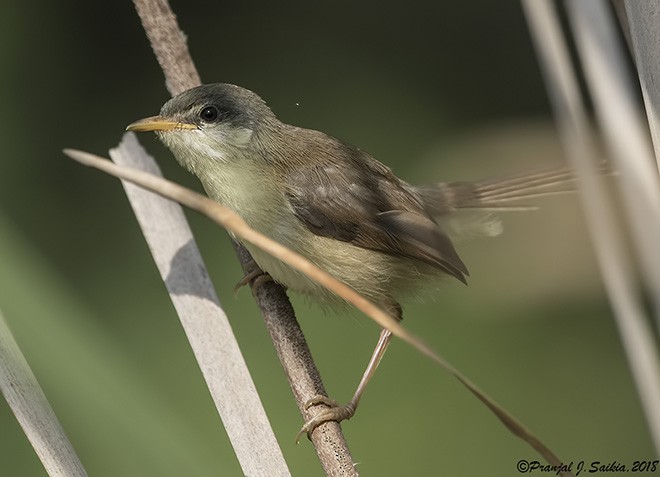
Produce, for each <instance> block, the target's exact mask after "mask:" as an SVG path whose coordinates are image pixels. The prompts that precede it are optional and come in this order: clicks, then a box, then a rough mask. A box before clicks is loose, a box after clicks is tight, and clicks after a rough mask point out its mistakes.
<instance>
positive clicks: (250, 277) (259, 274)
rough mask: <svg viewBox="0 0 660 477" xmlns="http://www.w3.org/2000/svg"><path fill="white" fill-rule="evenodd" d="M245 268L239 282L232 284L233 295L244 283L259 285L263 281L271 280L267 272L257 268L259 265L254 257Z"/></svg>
mask: <svg viewBox="0 0 660 477" xmlns="http://www.w3.org/2000/svg"><path fill="white" fill-rule="evenodd" d="M246 269H247V270H246V273H245V276H243V278H241V279H240V280H239V282H238V283H237V284H236V285H234V295H236V293H238V290H240V289H241V288H243V287H244V286H246V285H249V284H250V283H252V286H253V287H259V286H261V285H262V284H263V283H265V282H268V281H272V280H273V279H272V278H271V276H270V275H269V274H268V273H266V272H264V271H263V270H262V269H261V268H259V265H257V262H255V261H254V259H252V260H250V262H249V263H248V264H247V266H246Z"/></svg>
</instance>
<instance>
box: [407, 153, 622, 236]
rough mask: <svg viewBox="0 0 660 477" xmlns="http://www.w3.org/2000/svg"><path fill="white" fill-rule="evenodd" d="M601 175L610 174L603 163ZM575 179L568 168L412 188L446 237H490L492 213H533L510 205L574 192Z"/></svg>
mask: <svg viewBox="0 0 660 477" xmlns="http://www.w3.org/2000/svg"><path fill="white" fill-rule="evenodd" d="M599 172H600V173H601V174H604V175H609V174H612V171H611V169H609V167H608V166H607V164H605V163H602V164H601V166H600V171H599ZM576 181H577V177H576V175H575V174H574V172H573V171H572V170H571V169H570V168H568V167H561V168H557V169H551V170H547V171H539V172H532V173H528V174H519V175H515V176H509V177H504V178H500V179H490V180H485V181H479V182H441V183H437V184H431V185H425V186H419V187H415V188H414V189H415V192H416V193H417V195H418V197H420V198H421V200H422V203H423V204H424V207H425V208H426V210H427V211H428V213H429V214H430V215H431V216H433V217H434V218H435V219H436V220H437V221H438V223H439V224H440V225H441V226H442V227H443V228H444V229H445V230H446V231H447V233H449V234H450V235H452V236H454V237H457V236H465V235H468V236H471V235H487V236H493V235H497V234H499V233H500V232H501V230H502V228H501V223H500V221H499V219H498V218H497V217H496V216H494V215H493V214H492V213H493V212H513V211H526V210H535V209H537V208H538V207H536V206H534V205H523V204H519V203H518V204H512V202H519V201H521V200H528V199H537V198H540V197H545V196H551V195H556V194H565V193H570V192H575V191H576V190H577V183H576Z"/></svg>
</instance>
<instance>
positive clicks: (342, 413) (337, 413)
mask: <svg viewBox="0 0 660 477" xmlns="http://www.w3.org/2000/svg"><path fill="white" fill-rule="evenodd" d="M318 404H323V405H325V406H327V408H326V409H324V410H322V411H321V412H319V413H318V414H316V415H315V416H314V417H312V418H311V419H310V420H308V421H307V422H306V423H305V425H304V426H303V427H302V428H301V429H300V431H299V432H298V434H296V444H297V443H298V441H300V437H301V436H302V435H303V434H307V436H308V437H309V435H310V434H311V433H312V431H313V430H314V429H316V428H317V427H318V426H320V425H321V424H323V423H324V422H328V421H336V422H341V421H343V420H345V419H350V418H351V417H353V416H354V415H355V408H356V406H355V404H353V402H352V401H351V402H349V403H348V404H346V405H343V406H342V405H339V404H338V403H337V401H335V400H334V399H330V398H329V397H327V396H321V395H319V396H314V397H313V398H311V399H309V400H308V401H307V402H306V403H305V409H309V408H310V407H312V406H316V405H318Z"/></svg>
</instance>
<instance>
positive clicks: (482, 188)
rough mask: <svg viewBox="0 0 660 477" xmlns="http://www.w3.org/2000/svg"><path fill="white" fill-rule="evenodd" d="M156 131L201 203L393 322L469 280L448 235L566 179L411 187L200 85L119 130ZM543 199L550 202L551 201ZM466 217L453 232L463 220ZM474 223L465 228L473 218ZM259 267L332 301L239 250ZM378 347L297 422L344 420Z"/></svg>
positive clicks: (384, 336)
mask: <svg viewBox="0 0 660 477" xmlns="http://www.w3.org/2000/svg"><path fill="white" fill-rule="evenodd" d="M127 129H128V130H131V131H155V132H156V134H157V135H158V137H159V138H160V140H161V141H162V142H163V143H165V145H166V146H167V147H168V148H169V149H170V150H171V151H172V152H173V153H174V156H175V157H176V159H177V160H178V162H179V163H180V164H181V165H182V166H184V167H185V168H186V169H188V170H189V171H190V172H192V173H193V174H194V175H196V176H197V177H198V178H199V180H200V181H201V183H202V185H203V187H204V189H205V190H206V193H207V194H208V196H209V197H210V198H212V199H214V200H216V201H217V202H219V203H220V204H223V205H225V206H227V207H229V208H230V209H232V210H234V211H235V212H236V213H238V214H239V215H240V216H241V217H242V218H243V219H244V220H245V221H246V222H247V223H248V225H250V226H251V227H252V228H254V229H255V230H257V231H259V232H261V233H263V234H265V235H267V236H269V237H271V238H273V239H275V240H277V241H279V242H280V243H282V244H284V245H286V246H287V247H289V248H291V249H292V250H294V251H296V252H298V253H299V254H301V255H303V256H304V257H306V258H307V259H309V260H310V261H311V262H313V263H315V264H316V265H317V266H319V267H321V268H323V269H325V270H326V271H328V272H329V273H330V274H332V275H333V276H334V277H335V278H337V279H339V280H340V281H342V282H344V283H345V284H347V285H349V286H351V287H352V288H353V289H355V290H356V291H357V292H359V293H360V294H362V295H364V296H365V297H367V298H369V299H370V300H372V301H373V302H375V303H377V304H380V305H381V306H382V307H383V308H384V309H385V310H389V312H390V313H391V314H392V315H393V316H394V317H395V318H397V319H401V316H402V315H401V306H400V302H401V300H403V299H404V298H405V297H406V296H408V295H410V294H411V293H414V292H415V291H416V290H418V289H419V288H420V287H423V286H424V285H426V284H427V283H429V282H432V281H434V280H436V279H437V278H439V277H442V276H445V277H446V276H450V277H453V278H455V279H457V280H459V281H461V282H463V283H466V277H467V276H468V269H467V267H466V266H465V264H464V263H463V261H462V260H461V258H460V257H459V255H458V253H457V252H456V249H455V248H454V245H453V244H452V241H451V239H450V238H449V235H448V233H447V232H448V231H456V232H458V233H460V232H461V230H463V229H465V228H471V229H475V230H477V231H478V232H481V233H483V234H485V235H496V234H497V233H499V232H500V231H501V226H500V223H499V221H498V220H497V218H496V217H494V216H493V215H492V212H493V211H498V210H507V209H517V208H518V207H514V206H511V202H512V201H516V200H520V199H524V198H530V197H535V196H538V195H543V194H545V193H548V190H549V189H552V188H554V187H556V186H560V185H561V184H564V183H566V182H567V181H570V180H572V179H573V176H572V174H571V173H570V171H569V170H567V169H557V170H554V171H549V172H543V173H536V174H526V175H520V176H515V177H509V178H505V179H500V180H490V181H483V182H474V183H471V182H450V183H442V182H440V183H435V184H430V185H424V186H413V185H411V184H408V183H407V182H405V181H403V180H402V179H399V178H398V177H397V176H395V175H394V173H393V172H392V171H391V170H390V169H389V168H388V167H386V166H385V165H383V164H381V163H380V162H378V161H377V160H376V159H374V158H373V157H371V156H370V155H369V154H368V153H366V152H364V151H361V150H360V149H358V148H357V147H355V146H352V145H350V144H347V143H345V142H342V141H340V140H339V139H336V138H334V137H331V136H329V135H327V134H324V133H322V132H319V131H314V130H311V129H304V128H300V127H296V126H292V125H289V124H286V123H283V122H282V121H280V120H279V119H278V118H277V117H276V116H275V114H273V112H272V111H271V110H270V108H269V107H268V106H267V105H266V103H265V102H264V101H263V100H262V99H261V98H260V97H259V96H258V95H257V94H255V93H254V92H252V91H250V90H247V89H245V88H241V87H239V86H235V85H230V84H208V85H203V86H199V87H196V88H193V89H190V90H188V91H185V92H183V93H181V94H179V95H178V96H175V97H174V98H172V99H170V100H169V101H167V102H166V103H165V105H164V106H163V107H162V109H161V111H160V114H159V115H158V116H152V117H149V118H145V119H142V120H139V121H136V122H134V123H132V124H130V125H129V126H128V127H127ZM550 192H552V191H550ZM467 212H470V214H469V215H470V216H471V217H470V218H469V219H466V220H465V221H461V216H462V215H468V214H466V213H467ZM475 213H476V214H478V216H477V219H476V221H475V217H474V214H475ZM245 246H246V248H247V249H248V250H249V251H250V253H251V254H252V257H253V258H254V260H255V262H256V263H257V264H258V265H259V267H260V268H261V269H262V270H263V271H264V272H267V273H268V274H269V275H270V276H271V277H272V278H273V279H274V280H275V281H276V282H279V283H281V284H282V285H284V286H286V287H287V288H288V289H289V290H293V291H295V292H299V293H303V294H307V295H312V296H314V297H317V298H319V299H321V300H324V301H333V300H336V298H334V296H333V295H332V294H331V293H330V292H329V291H327V290H326V289H325V288H323V287H321V286H320V285H318V284H316V283H315V282H313V281H312V280H310V279H308V278H307V277H306V276H305V275H303V274H302V273H300V272H298V271H296V270H294V269H293V268H290V267H289V266H288V265H285V264H284V263H282V262H281V261H279V260H277V259H275V258H273V257H271V256H270V255H268V254H267V253H265V252H263V251H261V250H260V249H259V248H257V247H255V246H253V245H251V244H249V243H245ZM390 338H391V336H390V333H389V331H387V330H383V331H382V332H381V336H380V339H379V341H378V345H377V347H376V349H375V350H374V354H373V356H372V359H371V361H370V363H369V366H368V368H367V370H366V371H365V373H364V376H363V378H362V380H361V382H360V384H359V385H358V388H357V391H356V393H355V395H354V396H353V398H352V399H351V401H350V402H349V403H348V404H346V405H343V406H339V405H337V404H336V403H334V402H333V401H332V402H331V401H330V400H328V399H327V398H325V397H322V396H320V397H317V398H314V399H312V400H310V401H309V402H308V405H313V404H316V403H321V402H322V403H325V404H328V405H329V406H331V407H330V408H329V409H326V410H324V411H322V412H321V413H320V414H318V415H317V416H316V417H315V418H314V419H312V420H311V421H309V422H307V423H306V424H305V426H304V427H303V431H305V432H310V431H312V430H313V429H314V428H315V427H316V426H318V425H319V424H320V423H322V422H325V421H328V420H342V419H347V418H350V417H351V416H353V414H354V413H355V409H356V407H357V405H358V402H359V400H360V397H361V395H362V393H363V392H364V389H365V386H366V384H367V382H368V381H369V379H370V378H371V376H372V375H373V373H374V371H375V369H376V367H377V366H378V363H379V361H380V359H381V358H382V356H383V353H384V352H385V349H386V348H387V345H388V343H389V341H390Z"/></svg>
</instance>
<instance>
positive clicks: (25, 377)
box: [0, 313, 87, 477]
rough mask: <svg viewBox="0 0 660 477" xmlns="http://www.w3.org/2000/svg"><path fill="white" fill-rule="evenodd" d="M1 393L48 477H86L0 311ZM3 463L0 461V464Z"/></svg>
mask: <svg viewBox="0 0 660 477" xmlns="http://www.w3.org/2000/svg"><path fill="white" fill-rule="evenodd" d="M0 392H2V395H3V396H4V397H5V399H6V400H7V404H9V408H10V409H11V410H12V412H13V413H14V415H15V416H16V419H17V420H18V423H19V424H20V425H21V427H22V428H23V432H25V435H26V436H27V438H28V440H29V441H30V444H32V447H33V448H34V451H35V452H36V454H37V456H38V457H39V459H40V460H41V463H42V464H43V466H44V468H45V469H46V472H48V475H49V476H51V477H85V476H87V472H85V469H84V468H83V465H82V463H81V462H80V459H78V456H77V455H76V452H75V451H74V450H73V446H72V445H71V442H70V441H69V439H68V438H67V436H66V434H65V433H64V429H62V426H61V425H60V423H59V421H58V420H57V417H56V416H55V413H54V412H53V408H51V407H50V404H49V403H48V399H46V396H45V395H44V392H43V390H42V389H41V386H39V383H38V382H37V378H36V377H35V376H34V373H32V370H31V369H30V366H29V365H28V363H27V361H26V360H25V357H24V356H23V354H22V353H21V350H20V349H19V347H18V344H17V343H16V341H15V340H14V337H13V336H12V334H11V331H10V330H9V328H8V327H7V323H6V322H5V319H4V317H3V316H2V313H0ZM0 465H2V464H0Z"/></svg>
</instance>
